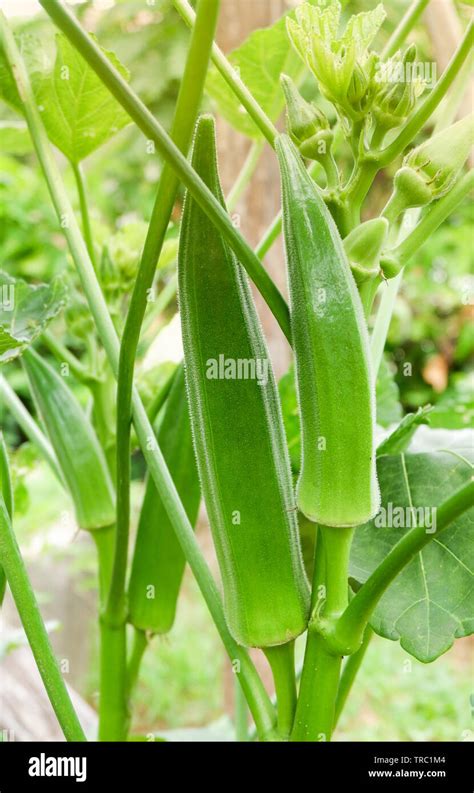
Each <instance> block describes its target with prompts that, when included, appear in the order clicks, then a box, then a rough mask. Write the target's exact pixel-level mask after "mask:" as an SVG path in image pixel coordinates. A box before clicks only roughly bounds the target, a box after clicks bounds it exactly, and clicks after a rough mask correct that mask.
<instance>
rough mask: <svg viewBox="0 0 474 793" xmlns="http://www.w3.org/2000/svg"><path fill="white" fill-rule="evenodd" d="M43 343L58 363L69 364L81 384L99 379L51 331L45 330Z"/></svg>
mask: <svg viewBox="0 0 474 793" xmlns="http://www.w3.org/2000/svg"><path fill="white" fill-rule="evenodd" d="M41 341H42V342H43V344H45V346H46V347H47V348H48V349H49V351H50V352H51V353H52V354H53V355H54V357H55V358H56V360H57V361H58V363H67V365H68V367H69V369H70V371H71V372H72V374H73V375H74V377H75V378H76V380H78V381H79V382H80V383H86V384H87V383H89V382H90V381H92V380H97V378H96V377H95V376H94V375H92V374H91V373H90V372H89V370H88V369H87V367H86V366H84V365H83V364H82V363H81V362H80V361H79V359H78V358H76V356H75V355H73V354H72V352H70V351H69V350H68V349H67V347H65V346H64V344H62V343H61V342H60V341H59V340H58V339H57V338H56V337H55V336H54V335H53V334H52V333H51V331H49V330H45V331H44V332H43V334H42V336H41Z"/></svg>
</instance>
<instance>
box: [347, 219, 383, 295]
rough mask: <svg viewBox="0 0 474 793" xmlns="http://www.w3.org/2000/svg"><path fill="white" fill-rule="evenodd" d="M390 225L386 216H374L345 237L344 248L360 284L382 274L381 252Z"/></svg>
mask: <svg viewBox="0 0 474 793" xmlns="http://www.w3.org/2000/svg"><path fill="white" fill-rule="evenodd" d="M388 227H389V223H388V220H386V218H373V219H372V220H367V221H366V222H365V223H362V224H361V225H360V226H357V227H356V228H355V229H353V230H352V231H351V232H350V234H348V235H347V237H346V238H345V240H344V250H345V252H346V254H347V258H348V259H349V263H350V265H351V270H352V275H353V276H354V278H355V281H356V283H357V285H358V286H360V285H361V284H362V283H364V282H365V281H367V280H369V279H373V278H376V277H377V276H378V275H379V274H380V254H381V251H382V248H383V246H384V244H385V240H386V239H387V234H388Z"/></svg>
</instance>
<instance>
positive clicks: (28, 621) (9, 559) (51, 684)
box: [0, 496, 86, 741]
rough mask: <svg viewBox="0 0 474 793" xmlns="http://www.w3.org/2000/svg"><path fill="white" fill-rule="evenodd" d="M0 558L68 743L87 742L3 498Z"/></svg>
mask: <svg viewBox="0 0 474 793" xmlns="http://www.w3.org/2000/svg"><path fill="white" fill-rule="evenodd" d="M0 558H1V560H2V565H3V569H4V571H5V574H6V578H7V581H8V585H9V587H10V591H11V593H12V595H13V599H14V601H15V605H16V607H17V609H18V614H19V615H20V619H21V623H22V625H23V629H24V631H25V633H26V636H27V638H28V642H29V645H30V647H31V650H32V652H33V655H34V658H35V661H36V665H37V667H38V671H39V673H40V675H41V678H42V680H43V683H44V687H45V689H46V693H47V695H48V698H49V701H50V702H51V705H52V706H53V710H54V712H55V714H56V717H57V719H58V722H59V724H60V726H61V729H62V731H63V733H64V737H65V738H66V740H67V741H85V740H86V736H85V735H84V731H83V729H82V727H81V724H80V722H79V719H78V717H77V714H76V712H75V710H74V707H73V704H72V702H71V698H70V696H69V693H68V690H67V688H66V684H65V683H64V680H63V678H62V675H61V671H60V668H59V665H58V662H57V659H56V656H55V655H54V652H53V649H52V647H51V644H50V641H49V637H48V633H47V631H46V628H45V625H44V622H43V619H42V617H41V613H40V610H39V608H38V603H37V601H36V598H35V595H34V592H33V589H32V586H31V584H30V580H29V578H28V573H27V570H26V567H25V564H24V562H23V558H22V556H21V552H20V549H19V547H18V544H17V541H16V537H15V535H14V532H13V528H12V524H11V520H10V516H9V514H8V511H7V508H6V506H5V502H4V500H3V497H1V496H0Z"/></svg>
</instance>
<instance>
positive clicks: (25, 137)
mask: <svg viewBox="0 0 474 793" xmlns="http://www.w3.org/2000/svg"><path fill="white" fill-rule="evenodd" d="M31 148H32V144H31V138H30V133H29V132H28V127H27V126H26V124H24V123H23V122H21V121H0V151H1V152H2V154H29V152H30V151H31Z"/></svg>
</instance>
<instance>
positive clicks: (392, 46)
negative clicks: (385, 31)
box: [381, 0, 430, 60]
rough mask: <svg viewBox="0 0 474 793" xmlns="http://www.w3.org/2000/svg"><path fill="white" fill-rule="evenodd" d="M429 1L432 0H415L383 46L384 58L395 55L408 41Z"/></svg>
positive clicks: (382, 55)
mask: <svg viewBox="0 0 474 793" xmlns="http://www.w3.org/2000/svg"><path fill="white" fill-rule="evenodd" d="M429 2H430V0H413V2H412V3H411V5H410V6H409V8H408V9H407V10H406V12H405V14H404V15H403V17H402V18H401V20H400V22H399V23H398V25H397V27H396V28H395V30H394V31H393V33H392V35H391V36H390V38H389V40H388V41H387V43H386V45H385V47H384V48H383V50H382V53H381V57H382V58H383V60H386V59H387V58H391V57H392V55H395V53H396V51H397V50H398V49H399V48H400V47H401V45H402V44H403V43H404V42H405V41H406V38H407V36H408V34H409V33H410V31H411V30H413V28H414V27H415V25H416V23H417V22H418V20H419V18H420V17H421V15H422V13H423V11H424V10H425V8H426V6H427V5H428V3H429Z"/></svg>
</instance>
